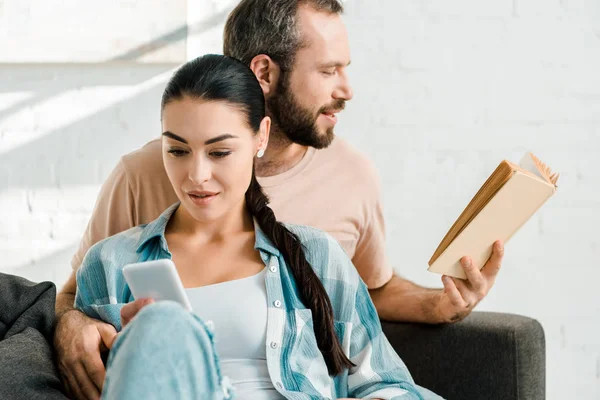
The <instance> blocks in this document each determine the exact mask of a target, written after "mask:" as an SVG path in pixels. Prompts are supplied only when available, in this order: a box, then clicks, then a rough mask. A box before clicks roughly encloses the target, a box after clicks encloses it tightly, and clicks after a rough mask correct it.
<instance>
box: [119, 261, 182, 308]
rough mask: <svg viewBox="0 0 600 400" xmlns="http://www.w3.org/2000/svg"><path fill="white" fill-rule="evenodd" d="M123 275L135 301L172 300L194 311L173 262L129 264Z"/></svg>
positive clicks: (125, 267) (124, 268)
mask: <svg viewBox="0 0 600 400" xmlns="http://www.w3.org/2000/svg"><path fill="white" fill-rule="evenodd" d="M123 275H124V276H125V281H126V282H127V284H128V285H129V289H131V294H133V298H134V299H143V298H152V299H154V301H161V300H172V301H175V302H177V303H179V304H181V305H182V306H183V307H184V308H185V309H186V310H188V311H192V305H191V304H190V300H189V299H188V297H187V294H186V293H185V289H184V288H183V283H181V279H180V278H179V274H178V273H177V269H176V268H175V264H174V263H173V261H171V260H169V259H162V260H153V261H144V262H139V263H133V264H127V265H126V266H124V267H123Z"/></svg>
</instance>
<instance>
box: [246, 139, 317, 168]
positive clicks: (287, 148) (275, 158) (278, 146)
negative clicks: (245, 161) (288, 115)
mask: <svg viewBox="0 0 600 400" xmlns="http://www.w3.org/2000/svg"><path fill="white" fill-rule="evenodd" d="M307 150H308V147H307V146H302V145H299V144H296V143H292V142H291V141H290V140H289V139H288V138H287V137H286V136H285V135H284V134H283V133H282V132H279V131H277V130H276V129H272V130H271V134H270V137H269V145H268V147H267V149H266V151H265V155H264V156H263V157H262V158H258V159H257V160H256V163H255V169H256V176H258V177H268V176H274V175H279V174H282V173H284V172H286V171H288V170H290V169H292V168H294V167H295V166H296V165H297V164H298V163H299V162H300V161H301V160H302V158H303V157H304V155H305V154H306V151H307Z"/></svg>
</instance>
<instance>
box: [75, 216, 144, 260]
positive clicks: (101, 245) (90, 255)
mask: <svg viewBox="0 0 600 400" xmlns="http://www.w3.org/2000/svg"><path fill="white" fill-rule="evenodd" d="M145 226H146V224H144V225H138V226H134V227H133V228H129V229H127V230H125V231H123V232H119V233H116V234H114V235H112V236H109V237H107V238H104V239H102V240H100V241H99V242H97V243H95V244H94V245H93V246H92V247H90V249H89V250H88V252H87V254H86V256H85V258H87V259H89V260H88V261H103V262H106V261H112V259H113V258H120V259H123V260H126V259H129V258H137V255H136V254H137V248H138V243H139V240H140V237H141V235H142V233H143V232H144V228H145ZM84 262H85V259H84Z"/></svg>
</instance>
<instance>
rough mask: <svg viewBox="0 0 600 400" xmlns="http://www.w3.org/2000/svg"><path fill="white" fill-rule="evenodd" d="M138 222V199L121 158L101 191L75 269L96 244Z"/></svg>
mask: <svg viewBox="0 0 600 400" xmlns="http://www.w3.org/2000/svg"><path fill="white" fill-rule="evenodd" d="M135 221H136V217H135V199H134V196H133V191H132V188H131V185H130V182H129V179H128V178H127V171H126V168H125V164H124V162H123V160H122V159H121V160H120V161H119V163H118V164H117V166H116V167H115V169H114V170H113V171H112V172H111V174H110V175H109V177H108V178H107V179H106V181H105V182H104V184H103V185H102V188H101V189H100V194H99V195H98V198H97V199H96V205H95V206H94V211H93V212H92V216H91V218H90V221H89V222H88V225H87V228H86V229H85V232H84V234H83V237H82V238H81V242H80V243H79V249H78V250H77V252H76V253H75V255H74V256H73V258H72V259H71V267H72V268H73V270H77V269H78V268H79V267H80V266H81V263H82V261H83V258H84V257H85V254H86V253H87V251H88V250H89V249H90V247H92V246H93V245H94V244H95V243H97V242H99V241H100V240H102V239H104V238H107V237H109V236H112V235H114V234H116V233H119V232H122V231H125V230H127V229H129V228H132V227H134V226H135V225H136V224H135Z"/></svg>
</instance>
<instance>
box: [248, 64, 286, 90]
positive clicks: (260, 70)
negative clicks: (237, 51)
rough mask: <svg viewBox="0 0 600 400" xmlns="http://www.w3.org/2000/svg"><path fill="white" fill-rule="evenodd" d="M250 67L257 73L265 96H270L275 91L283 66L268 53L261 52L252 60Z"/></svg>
mask: <svg viewBox="0 0 600 400" xmlns="http://www.w3.org/2000/svg"><path fill="white" fill-rule="evenodd" d="M250 69H251V70H252V72H254V75H256V79H258V83H259V84H260V87H261V88H262V90H263V93H264V95H265V98H268V97H270V96H271V95H272V94H273V93H275V89H276V88H277V83H278V82H279V76H280V75H281V68H279V65H278V64H277V63H276V62H275V61H273V60H272V59H271V57H269V56H268V55H266V54H259V55H257V56H255V57H254V58H253V59H252V61H250Z"/></svg>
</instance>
